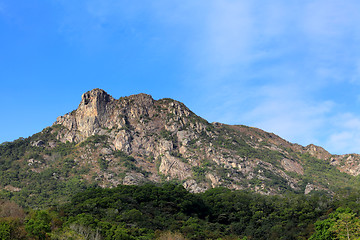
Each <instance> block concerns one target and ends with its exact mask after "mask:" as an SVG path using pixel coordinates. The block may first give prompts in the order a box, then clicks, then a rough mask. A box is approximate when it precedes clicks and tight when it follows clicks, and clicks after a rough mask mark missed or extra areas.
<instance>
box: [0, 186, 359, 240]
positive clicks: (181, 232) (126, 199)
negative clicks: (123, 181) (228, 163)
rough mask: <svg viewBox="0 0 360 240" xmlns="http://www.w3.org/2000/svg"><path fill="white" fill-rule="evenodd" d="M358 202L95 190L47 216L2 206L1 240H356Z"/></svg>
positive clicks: (350, 197)
mask: <svg viewBox="0 0 360 240" xmlns="http://www.w3.org/2000/svg"><path fill="white" fill-rule="evenodd" d="M359 199H360V194H349V193H347V192H343V193H342V194H341V195H337V196H335V197H334V198H332V199H331V198H329V197H326V196H324V195H320V194H312V195H311V196H304V195H293V194H291V195H284V196H264V195H259V194H255V193H251V192H247V191H232V190H229V189H226V188H215V189H210V190H208V191H206V192H205V193H201V194H193V193H189V192H188V191H186V190H185V189H184V188H183V187H182V186H181V185H176V184H165V185H163V186H155V185H143V186H123V185H120V186H118V187H116V188H112V189H102V188H92V189H88V190H85V191H84V192H82V193H79V194H77V195H76V196H75V197H73V198H72V200H71V201H70V202H69V203H67V204H65V205H61V206H57V207H53V208H51V209H47V210H31V209H27V210H24V209H23V208H22V207H20V206H19V205H17V204H15V203H13V202H9V201H5V200H4V201H2V202H0V206H1V207H0V239H2V240H7V239H104V240H108V239H109V240H110V239H131V240H135V239H143V240H145V239H309V238H311V239H342V236H344V237H347V236H349V239H355V237H360V221H359V219H358V214H359V211H360V201H359ZM346 239H348V238H346Z"/></svg>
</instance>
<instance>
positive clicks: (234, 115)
mask: <svg viewBox="0 0 360 240" xmlns="http://www.w3.org/2000/svg"><path fill="white" fill-rule="evenodd" d="M63 4H64V5H66V6H67V7H68V8H71V7H72V6H73V4H74V3H73V2H71V3H70V4H69V3H67V2H65V1H63ZM80 5H81V6H80ZM80 5H79V6H80V7H79V6H78V7H77V8H76V10H75V11H73V12H72V13H71V14H70V15H71V17H69V18H68V19H67V21H65V30H66V31H68V32H67V33H69V32H70V34H69V35H72V36H75V38H77V37H78V38H79V39H80V40H81V41H84V42H86V41H90V40H91V39H92V38H94V39H96V38H97V37H99V36H101V37H103V38H106V37H107V36H108V35H107V34H108V31H110V33H109V35H111V34H113V32H112V31H119V29H120V30H121V31H128V33H129V35H131V34H134V35H136V34H138V35H139V36H140V37H143V38H144V41H146V40H147V39H148V38H149V36H144V34H145V33H144V32H145V31H142V30H144V29H139V28H138V26H142V27H144V25H147V24H148V27H149V28H150V27H151V29H150V30H149V29H145V30H146V31H147V30H149V31H148V32H147V34H150V35H153V36H151V37H158V38H160V39H163V41H164V42H166V41H174V39H176V47H178V51H179V52H182V53H183V55H184V56H185V57H184V60H183V61H184V62H186V64H185V63H184V65H186V69H184V72H185V74H184V75H186V77H184V78H185V79H189V80H188V81H187V82H186V83H187V84H188V85H189V88H192V89H193V88H194V90H193V92H196V94H195V95H196V96H194V98H196V101H197V105H201V106H202V107H201V108H203V109H204V110H203V112H205V116H204V115H202V116H204V117H207V118H208V119H209V120H211V121H212V120H214V121H222V122H227V123H238V124H243V123H245V124H249V125H253V126H257V127H261V128H264V129H265V130H268V131H272V132H274V133H276V134H279V135H280V136H282V137H285V138H287V139H288V140H291V141H294V142H299V143H301V144H305V145H306V144H310V143H316V144H320V145H325V147H327V148H328V150H330V151H332V152H345V151H347V149H348V150H350V149H354V148H353V147H352V143H351V138H354V139H355V140H354V141H355V142H356V141H357V140H356V139H358V135H357V134H355V133H352V131H354V132H355V130H353V129H356V131H360V128H359V127H358V125H359V122H358V118H357V117H356V116H357V115H358V114H356V113H352V115H351V116H350V117H348V118H346V117H344V115H343V114H344V110H342V109H340V108H339V107H335V106H337V104H338V102H339V101H340V100H339V99H338V96H340V95H341V94H340V93H339V95H327V94H326V91H328V89H333V87H334V86H335V87H336V85H335V84H339V83H348V84H350V85H351V84H355V83H356V84H358V83H359V82H360V77H359V76H360V64H359V62H360V45H359V44H358V42H359V40H360V15H359V14H358V10H359V9H360V2H359V1H355V0H348V1H343V0H315V1H312V0H305V1H285V0H271V1H270V0H264V1H250V0H244V1H232V0H211V1H205V0H204V1H182V2H181V3H177V2H169V1H141V2H134V1H129V0H126V1H125V0H123V1H115V0H91V1H82V3H81V4H80ZM68 12H71V11H68ZM76 14H79V17H77V15H76ZM184 46H185V47H184ZM332 92H335V91H334V90H333V91H332ZM208 106H211V108H209V107H208ZM354 111H355V110H354ZM340 116H342V117H340ZM332 119H338V120H339V121H338V122H339V123H341V124H335V122H336V121H333V120H332ZM326 139H327V140H326ZM339 139H342V143H341V144H338V145H336V142H335V141H336V140H339ZM359 139H360V138H359ZM359 141H360V140H359ZM359 152H360V149H359Z"/></svg>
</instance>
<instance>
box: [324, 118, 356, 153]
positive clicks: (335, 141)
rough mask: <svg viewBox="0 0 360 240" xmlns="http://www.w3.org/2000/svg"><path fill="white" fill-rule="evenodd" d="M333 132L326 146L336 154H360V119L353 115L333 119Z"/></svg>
mask: <svg viewBox="0 0 360 240" xmlns="http://www.w3.org/2000/svg"><path fill="white" fill-rule="evenodd" d="M332 124H333V131H332V133H331V134H330V136H329V138H328V140H327V141H326V143H325V146H326V147H328V148H329V149H332V151H334V152H335V153H338V154H345V153H360V117H359V116H355V115H354V114H352V113H344V114H339V115H337V116H335V117H333V119H332Z"/></svg>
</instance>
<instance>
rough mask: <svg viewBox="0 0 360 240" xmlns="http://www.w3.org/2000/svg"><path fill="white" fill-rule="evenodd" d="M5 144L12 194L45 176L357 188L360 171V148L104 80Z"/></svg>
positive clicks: (107, 183)
mask: <svg viewBox="0 0 360 240" xmlns="http://www.w3.org/2000/svg"><path fill="white" fill-rule="evenodd" d="M9 149H11V150H9ZM14 149H20V150H16V154H14V152H13V151H14ZM0 151H1V152H0V153H1V155H0V156H1V159H2V161H5V162H7V163H8V165H9V166H8V167H7V168H6V169H5V170H3V171H2V172H1V173H2V175H3V177H2V179H3V180H2V181H1V183H2V184H1V188H2V189H3V190H6V191H8V192H12V193H14V192H21V191H23V190H24V189H30V188H31V185H29V183H30V182H32V181H33V179H34V178H36V176H38V178H39V177H40V176H42V177H44V179H50V180H51V181H52V179H54V180H56V181H58V182H59V180H60V182H64V183H66V182H68V181H70V180H71V181H74V179H77V180H76V181H80V182H81V183H85V182H86V183H89V184H97V185H100V186H102V187H112V186H116V185H119V184H140V183H146V182H155V183H160V182H164V181H175V182H178V183H179V184H182V185H183V186H184V187H185V188H186V189H188V190H190V191H192V192H202V191H205V190H206V189H209V188H213V187H217V186H223V187H227V188H230V189H248V190H253V191H256V192H260V193H262V194H279V193H282V192H284V191H292V192H297V193H305V194H308V193H310V192H311V191H325V192H328V193H330V194H331V193H332V192H333V191H335V190H336V189H337V188H339V187H346V186H351V187H357V186H358V185H359V184H358V183H357V181H358V180H356V178H354V177H352V176H356V175H358V174H359V173H360V167H359V162H360V156H359V155H356V154H351V155H350V154H348V155H341V156H338V155H331V154H330V153H328V152H327V151H326V150H325V149H323V148H321V147H318V146H315V145H309V146H306V147H303V146H300V145H298V144H292V143H290V142H288V141H286V140H284V139H282V138H280V137H279V136H277V135H275V134H273V133H268V132H265V131H263V130H260V129H257V128H252V127H247V126H242V125H226V124H222V123H209V122H207V121H206V120H204V119H203V118H201V117H199V116H197V115H196V114H194V113H193V112H192V111H190V110H189V109H188V108H187V107H186V106H185V105H184V104H183V103H181V102H178V101H176V100H172V99H168V98H165V99H160V100H154V99H153V98H152V97H151V96H150V95H147V94H137V95H131V96H128V97H121V98H120V99H114V98H113V97H112V96H110V95H109V94H108V93H106V92H105V91H104V90H101V89H94V90H91V91H89V92H86V93H84V94H83V95H82V99H81V102H80V104H79V106H78V108H77V109H76V110H74V111H72V112H70V113H67V114H65V115H64V116H60V117H58V118H57V120H56V122H55V123H54V124H53V126H51V127H48V128H45V129H44V130H43V131H42V132H40V133H37V134H35V135H33V136H31V137H29V138H27V139H22V140H17V141H15V142H13V143H6V144H2V145H1V148H0ZM15 168H16V169H21V171H20V172H18V173H17V174H18V180H17V181H16V182H14V181H11V179H10V180H9V178H7V177H6V176H7V175H6V174H9V172H11V173H12V172H13V170H14V169H15ZM14 171H15V170H14ZM22 171H24V172H27V173H29V172H31V174H30V175H29V174H25V173H24V174H22ZM21 174H22V175H21ZM20 175H21V177H20ZM24 176H25V177H24ZM0 180H1V179H0ZM50 180H49V181H50ZM58 182H57V183H56V184H59V183H58Z"/></svg>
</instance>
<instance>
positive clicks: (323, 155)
mask: <svg viewBox="0 0 360 240" xmlns="http://www.w3.org/2000/svg"><path fill="white" fill-rule="evenodd" d="M305 151H306V152H308V153H309V154H310V155H312V156H313V157H316V158H319V159H324V160H326V159H329V158H330V157H331V154H330V153H329V152H328V151H326V150H325V149H324V148H322V147H319V146H316V145H314V144H309V145H307V146H306V147H305Z"/></svg>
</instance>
